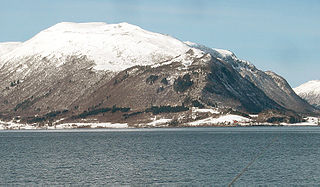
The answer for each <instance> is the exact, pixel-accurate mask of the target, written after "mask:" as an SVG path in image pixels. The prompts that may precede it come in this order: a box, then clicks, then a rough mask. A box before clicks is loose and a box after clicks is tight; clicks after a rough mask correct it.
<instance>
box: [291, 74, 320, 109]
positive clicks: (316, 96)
mask: <svg viewBox="0 0 320 187" xmlns="http://www.w3.org/2000/svg"><path fill="white" fill-rule="evenodd" d="M294 91H295V92H296V93H297V94H298V95H299V96H300V97H302V98H303V99H305V100H306V101H308V102H309V103H310V104H311V105H314V106H316V107H320V80H312V81H309V82H306V83H304V84H302V85H300V86H298V87H296V88H294Z"/></svg>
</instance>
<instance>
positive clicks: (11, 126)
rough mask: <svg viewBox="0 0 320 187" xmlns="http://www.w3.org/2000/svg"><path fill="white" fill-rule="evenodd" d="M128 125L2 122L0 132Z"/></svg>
mask: <svg viewBox="0 0 320 187" xmlns="http://www.w3.org/2000/svg"><path fill="white" fill-rule="evenodd" d="M128 127H129V126H128V124H127V123H62V124H57V125H53V126H48V125H45V126H41V127H37V126H35V125H30V124H23V123H15V122H12V121H10V122H4V121H0V130H27V129H77V128H93V129H95V128H128Z"/></svg>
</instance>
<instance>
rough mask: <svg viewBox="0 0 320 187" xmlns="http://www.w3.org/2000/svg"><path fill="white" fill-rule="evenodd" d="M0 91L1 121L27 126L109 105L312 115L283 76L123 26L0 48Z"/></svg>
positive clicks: (84, 28) (47, 34)
mask: <svg viewBox="0 0 320 187" xmlns="http://www.w3.org/2000/svg"><path fill="white" fill-rule="evenodd" d="M0 89H1V90H2V91H1V92H0V116H1V115H2V116H10V117H15V116H23V117H25V118H26V119H27V120H28V119H29V118H32V119H33V118H36V119H37V120H40V119H42V120H43V119H45V120H46V119H48V116H49V117H50V116H51V115H52V112H54V114H56V112H57V111H60V112H61V111H67V115H68V116H67V117H71V116H75V115H80V116H83V115H81V113H85V114H87V113H88V112H89V113H90V111H92V110H93V111H95V109H97V108H98V109H101V108H108V107H109V108H110V107H112V106H120V107H125V108H130V109H131V110H133V111H135V112H138V113H139V114H140V113H145V111H149V108H150V107H153V106H163V105H165V106H184V107H191V106H193V105H196V106H203V107H217V108H223V109H230V108H231V109H234V110H238V111H245V112H254V113H259V112H262V111H266V110H277V111H295V112H302V113H308V112H312V111H313V110H314V108H313V107H312V106H310V105H309V104H308V103H306V102H305V101H303V100H302V99H301V98H300V97H298V96H297V95H296V94H295V93H294V92H293V91H292V89H291V87H290V86H289V85H288V84H287V82H286V81H285V80H284V79H283V78H282V77H280V76H278V75H276V74H275V73H272V72H263V71H261V70H258V69H257V68H256V67H255V66H254V65H252V64H251V63H249V62H248V61H245V60H241V59H239V58H237V57H236V55H235V54H234V53H232V52H231V51H228V50H223V49H211V48H208V47H206V46H203V45H199V44H195V43H192V42H182V41H179V40H178V39H175V38H173V37H170V36H167V35H163V34H159V33H153V32H149V31H146V30H144V29H142V28H140V27H138V26H134V25H130V24H128V23H120V24H106V23H67V22H64V23H59V24H57V25H54V26H52V27H50V28H48V29H46V30H44V31H42V32H40V33H39V34H37V35H36V36H34V37H33V38H31V39H30V40H28V41H26V42H23V43H2V44H0ZM101 110H102V109H101ZM86 112H87V113H86ZM58 114H60V113H59V112H58ZM35 116H36V117H35ZM37 116H43V117H40V118H39V117H37ZM38 118H39V119H38ZM113 118H114V117H112V116H111V119H113ZM50 119H51V117H50ZM72 119H73V118H72ZM101 119H104V120H106V119H105V118H103V117H101ZM115 119H118V118H115Z"/></svg>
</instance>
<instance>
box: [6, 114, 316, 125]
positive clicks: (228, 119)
mask: <svg viewBox="0 0 320 187" xmlns="http://www.w3.org/2000/svg"><path fill="white" fill-rule="evenodd" d="M200 111H201V112H204V111H205V110H200ZM213 111H214V110H213ZM213 111H211V110H208V111H206V112H208V113H212V112H213ZM198 112H199V111H198ZM215 112H216V111H215ZM305 119H306V122H302V123H295V124H288V123H281V124H278V125H280V126H318V124H319V122H320V120H319V118H316V117H307V118H305ZM151 120H152V121H151V122H149V123H144V124H139V125H136V126H135V127H168V126H169V123H170V122H171V121H172V119H168V118H158V119H157V118H154V119H151ZM181 125H182V126H193V127H196V126H216V125H217V126H226V125H227V126H234V125H237V126H251V125H270V126H275V125H277V124H271V123H256V122H255V121H254V120H252V119H249V118H246V117H243V116H238V115H233V114H226V115H221V116H219V117H216V118H215V117H208V118H205V119H200V120H196V121H192V122H189V123H183V124H181ZM129 127H130V126H129V125H128V124H127V123H62V124H56V125H52V126H48V125H44V126H41V127H38V126H36V125H32V124H23V123H17V122H13V121H9V122H4V121H0V130H29V129H49V130H51V129H52V130H53V129H78V128H92V129H96V128H129Z"/></svg>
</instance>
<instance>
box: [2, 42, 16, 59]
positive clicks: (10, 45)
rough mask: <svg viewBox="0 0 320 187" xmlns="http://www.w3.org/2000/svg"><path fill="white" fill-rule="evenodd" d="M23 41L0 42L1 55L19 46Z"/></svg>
mask: <svg viewBox="0 0 320 187" xmlns="http://www.w3.org/2000/svg"><path fill="white" fill-rule="evenodd" d="M20 45H21V42H3V43H0V56H2V55H4V54H7V53H9V52H10V51H12V50H14V49H15V48H17V47H19V46H20Z"/></svg>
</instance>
